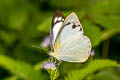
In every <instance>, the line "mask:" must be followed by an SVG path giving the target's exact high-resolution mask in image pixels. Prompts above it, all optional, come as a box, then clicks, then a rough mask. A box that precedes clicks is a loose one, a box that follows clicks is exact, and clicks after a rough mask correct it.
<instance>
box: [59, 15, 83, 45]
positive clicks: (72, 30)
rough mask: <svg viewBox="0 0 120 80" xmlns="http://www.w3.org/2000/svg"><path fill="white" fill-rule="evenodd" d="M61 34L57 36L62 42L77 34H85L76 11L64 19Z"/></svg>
mask: <svg viewBox="0 0 120 80" xmlns="http://www.w3.org/2000/svg"><path fill="white" fill-rule="evenodd" d="M60 32H61V33H60V34H59V35H58V36H57V37H59V38H60V42H61V43H62V42H63V41H64V40H66V39H68V38H70V37H72V36H74V35H76V34H80V35H82V34H83V28H82V25H81V24H80V22H79V20H78V18H77V15H76V14H75V13H71V14H70V15H69V16H68V17H67V18H66V19H65V21H64V23H63V25H62V29H61V30H60Z"/></svg>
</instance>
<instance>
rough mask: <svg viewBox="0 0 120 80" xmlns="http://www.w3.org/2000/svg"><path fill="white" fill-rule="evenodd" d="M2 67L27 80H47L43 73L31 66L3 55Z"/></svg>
mask: <svg viewBox="0 0 120 80" xmlns="http://www.w3.org/2000/svg"><path fill="white" fill-rule="evenodd" d="M0 65H1V66H3V67H4V68H6V69H8V70H10V71H11V72H12V73H13V74H14V75H17V76H20V77H22V78H24V79H26V80H40V79H42V80H46V78H45V76H44V75H43V74H42V73H41V71H36V70H35V69H34V68H33V67H32V66H31V65H30V64H27V63H24V62H20V61H16V60H13V59H11V58H9V57H6V56H3V55H0Z"/></svg>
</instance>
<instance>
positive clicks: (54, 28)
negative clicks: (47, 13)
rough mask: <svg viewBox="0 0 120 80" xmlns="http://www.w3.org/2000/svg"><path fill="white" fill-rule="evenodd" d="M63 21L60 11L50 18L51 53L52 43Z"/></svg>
mask: <svg viewBox="0 0 120 80" xmlns="http://www.w3.org/2000/svg"><path fill="white" fill-rule="evenodd" d="M64 20H65V17H64V15H63V14H62V13H61V12H60V11H56V12H55V14H54V16H53V18H52V25H51V30H50V42H51V43H50V46H51V50H52V51H53V50H54V49H53V47H54V43H55V40H56V37H57V35H58V32H59V30H60V28H61V26H62V24H63V22H64Z"/></svg>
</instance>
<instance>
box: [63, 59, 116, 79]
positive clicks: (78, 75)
mask: <svg viewBox="0 0 120 80" xmlns="http://www.w3.org/2000/svg"><path fill="white" fill-rule="evenodd" d="M117 66H118V64H117V62H116V61H112V60H94V61H91V62H90V63H89V64H88V65H87V66H86V67H85V68H84V69H80V70H74V71H72V72H71V73H68V76H67V77H65V80H83V79H84V78H86V77H87V76H88V75H90V74H92V73H94V72H96V71H98V70H100V69H102V68H106V67H117Z"/></svg>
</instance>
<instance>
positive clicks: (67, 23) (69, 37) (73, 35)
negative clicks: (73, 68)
mask: <svg viewBox="0 0 120 80" xmlns="http://www.w3.org/2000/svg"><path fill="white" fill-rule="evenodd" d="M83 33H84V32H83V28H82V25H81V24H80V22H79V20H78V18H77V15H76V14H75V13H71V14H70V15H69V16H68V17H67V18H65V17H64V15H63V14H62V13H61V12H60V11H56V13H55V14H54V16H53V19H52V26H51V30H50V38H51V39H50V40H51V52H50V55H51V56H53V57H55V58H56V59H58V60H62V61H68V62H84V61H86V60H87V59H88V57H89V55H90V52H91V42H90V40H89V38H88V37H87V36H84V35H83Z"/></svg>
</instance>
